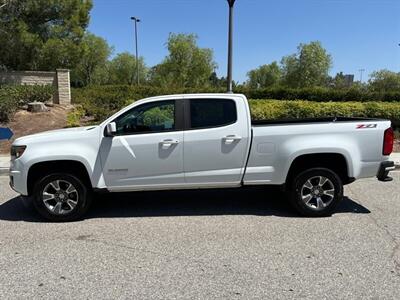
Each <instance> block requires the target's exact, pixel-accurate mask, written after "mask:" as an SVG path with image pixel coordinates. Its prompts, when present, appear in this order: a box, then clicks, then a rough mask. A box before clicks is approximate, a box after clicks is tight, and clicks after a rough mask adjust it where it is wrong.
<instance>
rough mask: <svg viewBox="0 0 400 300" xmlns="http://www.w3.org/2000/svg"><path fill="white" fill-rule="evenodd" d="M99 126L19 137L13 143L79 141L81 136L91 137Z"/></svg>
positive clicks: (57, 130)
mask: <svg viewBox="0 0 400 300" xmlns="http://www.w3.org/2000/svg"><path fill="white" fill-rule="evenodd" d="M98 127H99V126H85V127H74V128H65V129H56V130H49V131H44V132H40V133H35V134H31V135H27V136H23V137H20V138H18V139H16V140H15V141H14V143H13V144H14V145H26V144H28V143H35V142H51V141H55V140H57V141H60V140H67V139H68V140H70V139H75V138H76V139H81V138H82V137H83V136H85V135H86V134H87V135H91V134H92V131H97V130H96V129H97V128H98Z"/></svg>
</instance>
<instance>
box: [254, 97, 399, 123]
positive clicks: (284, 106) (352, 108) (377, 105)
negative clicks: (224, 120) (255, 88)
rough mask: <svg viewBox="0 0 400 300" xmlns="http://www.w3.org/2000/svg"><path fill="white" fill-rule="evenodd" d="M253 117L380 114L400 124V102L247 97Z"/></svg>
mask: <svg viewBox="0 0 400 300" xmlns="http://www.w3.org/2000/svg"><path fill="white" fill-rule="evenodd" d="M250 108H251V115H252V119H254V120H263V119H269V120H271V119H291V118H294V119H296V118H316V117H328V116H337V117H339V116H340V117H368V118H383V119H389V120H391V121H392V122H393V125H394V127H399V126H400V102H398V103H397V102H391V103H388V102H345V103H337V102H318V103H316V102H311V101H301V100H298V101H285V100H250Z"/></svg>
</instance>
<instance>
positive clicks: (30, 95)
mask: <svg viewBox="0 0 400 300" xmlns="http://www.w3.org/2000/svg"><path fill="white" fill-rule="evenodd" d="M53 93H54V88H53V87H52V86H39V85H18V86H17V85H10V86H1V87H0V121H1V122H7V121H9V120H10V119H11V118H12V116H13V115H14V113H15V112H16V111H17V109H18V108H19V107H21V106H23V105H25V104H27V103H30V102H35V101H38V102H46V101H48V100H50V99H51V97H52V95H53Z"/></svg>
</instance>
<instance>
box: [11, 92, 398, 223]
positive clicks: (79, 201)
mask: <svg viewBox="0 0 400 300" xmlns="http://www.w3.org/2000/svg"><path fill="white" fill-rule="evenodd" d="M392 148H393V130H392V128H391V124H390V121H387V120H377V119H365V118H341V117H331V118H322V119H307V120H304V119H303V120H299V119H296V120H265V121H253V122H252V121H251V117H250V108H249V105H248V102H247V99H246V97H245V96H243V95H237V94H196V95H172V96H161V97H153V98H148V99H144V100H141V101H137V102H135V103H133V104H132V105H130V106H128V107H126V108H124V109H122V110H121V111H120V112H118V113H116V114H115V115H113V116H112V117H110V118H109V119H107V120H106V121H104V122H103V123H101V124H100V125H98V126H89V127H82V128H72V129H61V130H54V131H48V132H43V133H39V134H34V135H30V136H26V137H22V138H19V139H17V140H16V141H15V142H14V143H13V145H12V149H11V155H12V161H11V168H10V184H11V187H12V188H13V189H14V190H15V191H17V192H19V193H20V194H21V195H22V196H25V197H27V198H28V199H32V201H33V204H34V207H35V208H36V209H37V210H38V212H39V213H40V214H41V215H42V216H44V217H45V218H47V219H49V220H52V221H70V220H75V219H78V218H81V217H82V216H83V215H84V213H85V212H86V211H87V209H88V207H89V205H90V202H91V199H92V198H93V197H92V196H93V194H94V193H93V192H96V191H98V190H103V191H109V192H127V191H144V190H170V189H198V188H228V187H229V188H232V187H241V186H243V185H280V186H282V187H283V188H284V190H285V191H287V192H288V194H289V198H290V201H291V203H292V204H293V206H294V207H295V208H296V209H297V211H298V212H299V213H300V214H302V215H305V216H316V217H318V216H327V215H330V214H332V213H333V212H334V210H335V207H336V206H337V205H338V203H339V202H340V201H341V200H342V198H343V185H345V184H349V183H351V182H353V181H354V180H356V179H358V178H365V177H374V176H377V178H378V179H379V180H381V181H389V180H391V178H390V177H389V176H388V173H389V171H391V170H393V169H394V164H393V162H391V161H389V155H390V153H391V152H392ZM243 201H245V199H244V200H243Z"/></svg>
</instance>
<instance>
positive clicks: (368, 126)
mask: <svg viewBox="0 0 400 300" xmlns="http://www.w3.org/2000/svg"><path fill="white" fill-rule="evenodd" d="M377 126H378V124H360V125H357V127H356V128H357V129H367V128H376V127H377Z"/></svg>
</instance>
